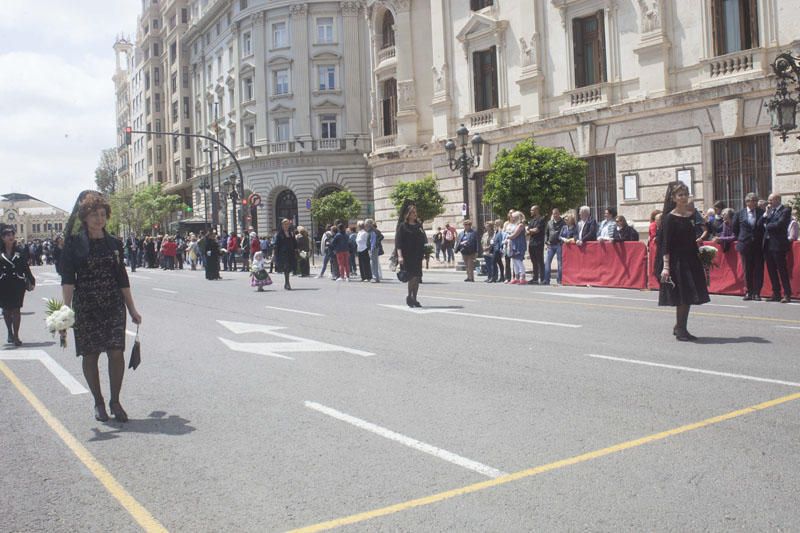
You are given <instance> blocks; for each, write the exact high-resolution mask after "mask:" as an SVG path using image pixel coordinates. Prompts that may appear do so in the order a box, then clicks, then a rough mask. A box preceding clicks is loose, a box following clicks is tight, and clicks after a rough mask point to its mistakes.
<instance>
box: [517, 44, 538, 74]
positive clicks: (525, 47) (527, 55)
mask: <svg viewBox="0 0 800 533" xmlns="http://www.w3.org/2000/svg"><path fill="white" fill-rule="evenodd" d="M535 45H536V38H535V37H531V42H530V44H528V42H527V41H525V37H520V38H519V62H520V65H522V66H523V67H529V66H531V65H533V64H534V63H536V49H535V48H534V47H535Z"/></svg>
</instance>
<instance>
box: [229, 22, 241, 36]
mask: <svg viewBox="0 0 800 533" xmlns="http://www.w3.org/2000/svg"><path fill="white" fill-rule="evenodd" d="M240 29H241V25H240V24H239V21H238V20H237V21H236V22H234V23H233V24H231V35H239V30H240Z"/></svg>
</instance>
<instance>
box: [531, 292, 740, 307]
mask: <svg viewBox="0 0 800 533" xmlns="http://www.w3.org/2000/svg"><path fill="white" fill-rule="evenodd" d="M536 294H547V295H550V296H565V297H567V298H578V299H581V300H628V301H632V302H652V303H657V302H658V300H657V299H653V298H633V297H631V296H612V295H610V294H577V293H574V292H537V293H536ZM705 305H710V306H714V307H733V308H736V309H747V306H746V305H732V304H712V303H707V304H705Z"/></svg>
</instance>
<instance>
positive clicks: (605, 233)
mask: <svg viewBox="0 0 800 533" xmlns="http://www.w3.org/2000/svg"><path fill="white" fill-rule="evenodd" d="M616 218H617V209H616V208H615V207H608V208H606V210H605V213H604V218H603V221H602V222H601V223H600V226H599V227H598V229H597V240H598V241H613V240H614V229H616V227H617V222H616Z"/></svg>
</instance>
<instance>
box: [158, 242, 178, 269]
mask: <svg viewBox="0 0 800 533" xmlns="http://www.w3.org/2000/svg"><path fill="white" fill-rule="evenodd" d="M161 254H162V255H163V256H164V259H165V260H166V267H165V270H175V256H177V255H178V244H177V243H176V242H175V239H174V238H173V237H166V238H165V239H164V242H163V243H161Z"/></svg>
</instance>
